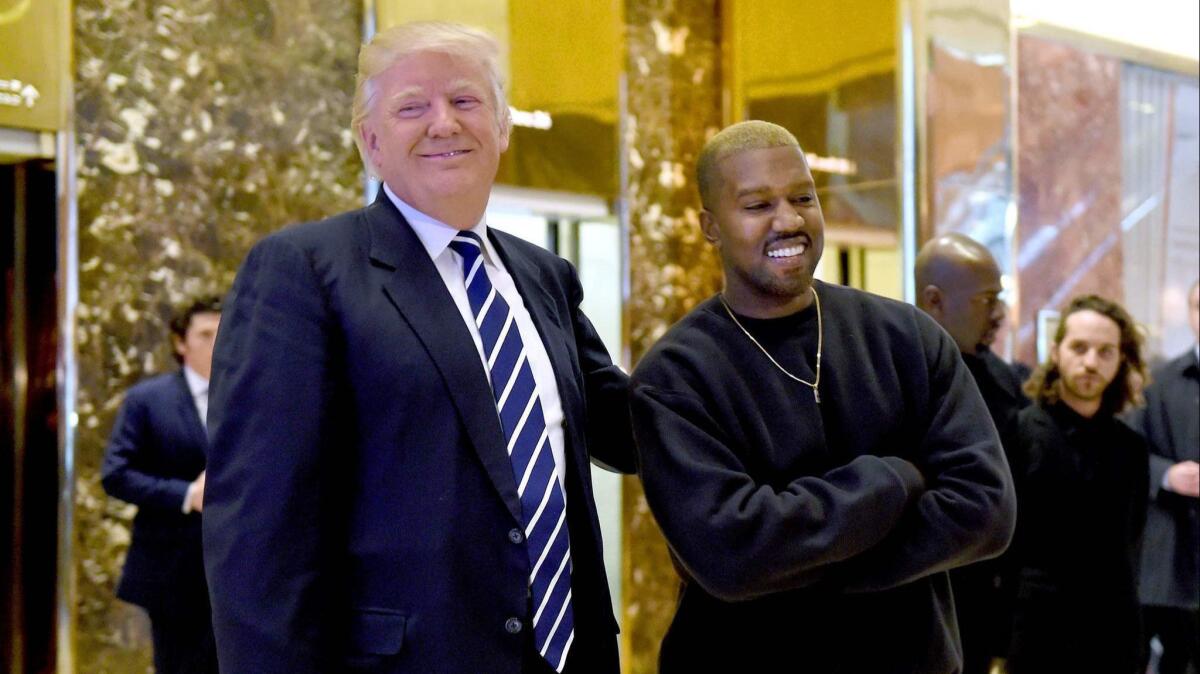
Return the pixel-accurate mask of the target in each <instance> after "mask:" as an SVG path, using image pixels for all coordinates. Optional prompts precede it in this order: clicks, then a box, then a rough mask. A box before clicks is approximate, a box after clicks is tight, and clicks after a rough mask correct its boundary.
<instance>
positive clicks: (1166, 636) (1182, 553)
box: [1131, 282, 1200, 674]
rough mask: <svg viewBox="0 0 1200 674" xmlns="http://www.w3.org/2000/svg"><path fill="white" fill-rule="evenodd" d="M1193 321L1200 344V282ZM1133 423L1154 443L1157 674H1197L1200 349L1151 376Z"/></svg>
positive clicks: (1149, 539) (1151, 547)
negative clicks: (1161, 648) (1159, 649)
mask: <svg viewBox="0 0 1200 674" xmlns="http://www.w3.org/2000/svg"><path fill="white" fill-rule="evenodd" d="M1188 318H1189V321H1190V322H1191V326H1192V333H1193V334H1195V335H1196V336H1197V338H1198V339H1200V282H1197V283H1194V284H1192V287H1191V290H1190V291H1189V292H1188ZM1131 421H1132V423H1133V426H1134V428H1136V429H1138V430H1139V431H1141V432H1142V435H1144V436H1145V438H1146V440H1147V443H1148V444H1149V446H1150V502H1149V507H1148V510H1147V512H1146V534H1145V540H1144V541H1143V544H1142V569H1141V576H1142V577H1141V587H1140V593H1141V600H1142V620H1143V624H1144V627H1145V630H1146V641H1147V642H1149V640H1150V638H1151V637H1155V636H1157V637H1158V640H1159V642H1160V643H1161V644H1162V647H1163V652H1162V657H1161V658H1160V659H1159V661H1158V673H1159V674H1184V673H1185V672H1187V671H1189V669H1188V667H1189V663H1190V666H1191V670H1190V671H1192V672H1196V671H1200V463H1198V460H1200V344H1193V345H1192V348H1190V349H1188V350H1187V351H1186V352H1185V353H1183V354H1180V355H1179V356H1178V357H1176V358H1175V359H1174V360H1172V361H1170V362H1169V363H1167V364H1166V365H1164V366H1163V367H1162V368H1160V369H1159V370H1158V371H1157V372H1155V373H1154V376H1153V377H1151V378H1150V386H1149V387H1148V388H1147V389H1146V406H1145V407H1144V408H1141V409H1139V410H1137V412H1136V413H1135V414H1134V415H1133V417H1132V420H1131ZM1146 645H1147V651H1148V650H1149V649H1148V646H1149V644H1148V643H1147V644H1146Z"/></svg>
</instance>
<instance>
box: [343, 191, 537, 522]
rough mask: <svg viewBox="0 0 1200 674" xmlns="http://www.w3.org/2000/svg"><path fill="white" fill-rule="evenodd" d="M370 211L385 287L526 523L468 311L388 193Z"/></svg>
mask: <svg viewBox="0 0 1200 674" xmlns="http://www.w3.org/2000/svg"><path fill="white" fill-rule="evenodd" d="M366 214H367V224H368V228H369V230H370V235H371V243H370V257H371V262H372V264H374V265H375V266H377V267H383V268H385V269H389V270H391V272H392V273H391V274H390V275H388V276H387V279H386V281H385V282H384V286H383V291H384V292H385V293H386V294H387V296H388V297H389V298H390V299H391V301H392V303H393V304H395V306H396V308H397V309H398V310H399V311H400V314H401V316H402V317H403V319H404V320H405V321H406V322H407V323H408V325H409V326H410V327H411V328H412V329H413V332H415V333H416V335H417V337H418V338H419V339H420V340H421V343H422V344H423V345H424V347H425V350H426V352H427V353H428V354H429V356H430V358H431V359H432V360H433V362H434V365H435V366H436V367H437V369H438V372H439V373H440V374H441V376H442V378H443V380H445V382H446V389H447V390H448V391H449V392H450V399H451V401H453V403H454V406H455V408H456V409H457V410H458V414H459V418H461V419H462V421H463V426H464V427H465V428H466V429H467V435H468V437H469V438H470V439H471V444H472V446H473V447H474V448H475V451H476V453H477V454H478V455H479V460H480V461H481V462H482V463H483V467H484V470H485V471H487V474H488V477H490V478H491V480H492V483H493V484H494V485H495V486H496V490H497V491H498V492H499V494H500V498H501V499H503V501H504V504H505V505H506V506H507V507H508V510H509V512H510V513H512V515H513V518H514V519H516V521H517V522H522V521H524V520H523V519H522V517H521V500H520V498H519V497H518V496H517V484H516V479H515V478H514V477H513V472H512V463H511V462H510V461H509V458H508V450H507V448H506V447H505V446H504V431H503V429H502V428H501V427H500V417H499V415H498V414H497V413H496V403H495V400H494V399H493V397H492V389H491V386H490V385H489V384H488V380H487V374H486V373H485V372H484V371H483V364H482V363H481V362H480V361H479V357H478V355H477V353H478V352H477V351H476V349H475V342H474V341H473V340H472V339H471V334H470V332H469V331H468V330H467V326H466V325H464V324H463V318H462V314H460V313H459V312H458V307H457V306H455V304H454V300H453V299H452V298H451V297H450V293H449V291H447V290H446V285H445V283H443V282H442V277H441V276H440V275H439V274H438V271H437V268H436V267H435V266H434V264H433V261H432V260H430V259H429V255H428V253H426V251H425V248H424V247H423V246H422V245H421V241H420V239H418V238H417V235H416V234H415V233H414V232H413V231H412V228H411V227H409V225H408V223H407V222H406V221H405V220H404V217H403V216H402V215H401V214H400V212H399V211H398V210H396V207H395V206H394V205H393V204H392V203H391V201H389V200H388V199H387V196H386V195H384V194H383V193H382V192H380V195H379V198H378V199H376V200H375V203H374V204H372V205H371V206H370V207H369V208H368V209H367V213H366Z"/></svg>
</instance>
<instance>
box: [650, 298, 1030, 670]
mask: <svg viewBox="0 0 1200 674" xmlns="http://www.w3.org/2000/svg"><path fill="white" fill-rule="evenodd" d="M816 288H817V292H818V293H819V294H820V299H821V305H822V306H821V309H822V314H823V320H824V353H823V364H822V372H821V382H820V392H821V403H820V405H818V404H817V403H816V402H815V401H814V398H813V393H812V390H811V389H810V388H809V387H808V386H806V385H804V384H802V383H799V382H796V381H793V380H792V379H791V378H789V377H788V376H787V375H785V374H784V373H782V372H780V371H779V369H778V368H777V367H776V366H775V365H773V364H772V363H771V362H770V361H769V360H768V359H767V358H766V356H765V355H764V354H763V353H762V352H761V351H760V350H759V349H758V347H756V346H755V345H754V344H753V343H752V342H751V341H750V339H749V338H748V337H747V336H746V335H745V334H744V333H743V332H742V330H741V329H740V328H738V326H737V325H735V324H734V322H733V321H732V320H731V319H730V317H729V315H728V314H727V313H726V312H725V309H724V308H723V307H722V305H721V304H720V301H719V299H717V298H711V299H709V300H707V301H705V302H703V303H702V304H700V305H699V306H698V307H696V309H694V310H693V311H692V312H691V313H689V314H688V315H687V316H685V317H684V318H683V319H682V320H681V321H680V322H679V323H678V324H676V325H675V326H674V327H673V328H672V329H671V330H670V331H668V332H667V334H666V335H664V336H663V338H662V339H661V340H660V341H659V342H658V343H657V344H656V345H655V346H654V348H653V349H651V351H650V352H649V353H648V354H647V355H646V356H645V358H643V359H642V361H641V363H640V364H639V365H638V367H637V369H636V371H635V372H634V376H633V393H632V411H633V421H634V429H635V435H636V438H637V441H638V445H639V453H640V456H641V477H642V481H643V484H644V486H645V491H646V498H647V501H648V502H649V505H650V508H651V510H652V511H653V513H654V515H655V518H656V519H657V521H658V523H659V525H660V526H661V527H662V529H663V533H664V534H665V535H666V538H667V542H668V544H669V545H670V548H671V551H672V554H673V555H674V557H675V559H676V562H677V565H678V566H679V567H681V569H682V572H683V573H684V575H685V576H686V578H685V582H684V588H683V594H682V597H681V600H680V604H679V607H678V609H677V612H676V615H675V619H674V622H673V623H672V626H671V629H670V631H669V632H668V635H667V638H666V640H665V641H664V643H663V648H662V655H661V663H660V664H661V671H662V672H664V674H670V672H675V671H722V670H725V669H732V668H736V669H738V670H741V671H754V670H755V669H756V667H758V666H765V665H766V664H767V663H772V662H779V661H782V662H789V663H790V662H794V663H797V665H803V671H819V672H836V671H845V672H864V673H870V672H921V673H922V674H938V673H940V672H953V671H955V670H956V669H957V668H958V667H959V665H960V660H961V655H960V652H959V646H958V637H957V627H956V625H955V621H954V611H953V606H952V601H951V599H950V592H949V584H948V580H947V577H946V574H945V571H946V570H947V569H949V568H952V567H955V566H959V565H962V564H967V563H970V562H972V561H975V560H977V559H982V558H985V557H988V556H992V555H995V554H997V553H999V552H1000V551H1002V550H1003V549H1004V547H1005V546H1006V545H1007V544H1008V540H1009V538H1010V536H1011V534H1012V528H1013V525H1014V517H1015V498H1014V491H1013V487H1012V480H1011V476H1010V475H1009V471H1008V465H1007V463H1006V461H1005V459H1004V455H1003V453H1002V451H1001V449H1000V444H999V441H998V438H997V435H996V430H995V426H994V425H993V423H992V421H991V418H990V416H989V414H988V411H987V408H986V407H985V406H984V403H983V400H982V399H981V397H980V395H979V391H978V389H977V388H976V385H975V383H974V381H973V380H972V377H971V375H970V373H969V372H968V371H967V368H966V366H965V365H964V364H963V361H962V359H961V357H960V355H959V352H958V349H957V348H956V346H955V344H954V342H953V341H952V340H951V339H950V338H949V336H948V335H946V334H945V333H944V332H943V331H942V330H941V328H940V327H939V326H937V324H936V323H934V322H933V321H932V319H930V318H929V317H927V316H925V315H924V314H923V313H921V312H919V311H917V310H916V309H914V308H913V307H911V306H909V305H906V304H903V303H900V302H895V301H892V300H887V299H884V298H880V297H877V296H874V295H870V294H867V293H864V292H861V291H857V290H853V289H849V288H844V287H840V286H833V285H827V284H824V283H817V284H816ZM741 320H742V324H743V325H745V326H746V328H747V329H749V330H751V331H752V332H753V333H754V334H755V337H756V338H757V339H758V340H759V341H760V343H762V345H763V347H764V348H765V349H766V350H767V351H768V352H770V353H771V355H772V356H774V357H775V359H776V360H778V361H779V362H780V364H781V365H783V367H785V368H787V369H788V370H789V371H791V372H792V373H793V374H795V375H796V376H799V377H801V378H803V379H805V380H807V381H812V377H813V375H814V372H813V370H814V369H815V367H810V366H809V365H810V364H812V365H814V366H815V360H814V359H815V354H816V341H817V340H816V336H817V335H816V332H817V330H816V309H815V305H814V306H810V307H809V308H808V309H805V310H804V311H801V312H799V313H797V314H794V315H792V316H789V317H785V318H781V319H776V320H773V321H753V320H745V319H741Z"/></svg>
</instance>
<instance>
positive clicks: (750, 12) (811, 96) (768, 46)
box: [728, 0, 899, 245]
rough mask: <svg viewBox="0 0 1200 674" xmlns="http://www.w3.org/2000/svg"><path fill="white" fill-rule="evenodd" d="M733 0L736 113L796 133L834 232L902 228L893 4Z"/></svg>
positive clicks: (885, 1)
mask: <svg viewBox="0 0 1200 674" xmlns="http://www.w3.org/2000/svg"><path fill="white" fill-rule="evenodd" d="M728 6H729V7H730V11H731V12H732V17H731V26H732V35H731V36H730V45H731V47H732V49H733V53H732V54H731V55H730V61H731V63H732V66H733V67H732V69H731V73H730V82H729V86H730V87H731V89H732V99H733V101H734V108H733V113H734V117H735V118H736V119H763V120H766V121H770V122H775V123H777V124H780V125H782V126H784V127H786V128H787V129H788V130H789V131H791V132H792V133H793V134H795V136H796V138H797V139H798V140H799V141H800V144H801V146H802V147H803V148H804V150H805V152H806V153H808V155H809V164H810V166H811V167H812V170H813V177H814V178H815V180H816V181H817V189H818V194H819V195H820V199H821V206H822V210H823V211H824V214H825V221H826V224H827V226H828V228H829V229H830V230H838V229H843V230H854V229H856V228H868V230H869V229H875V230H884V231H886V232H896V231H897V228H898V224H899V205H898V192H897V186H896V55H897V31H896V20H897V7H896V3H895V2H894V1H892V0H850V1H848V2H838V3H816V4H810V5H806V6H804V7H803V11H800V8H799V7H798V6H797V5H796V4H795V3H793V2H788V1H787V0H772V1H770V2H732V3H729V5H728ZM851 26H853V29H850V27H851ZM835 236H836V235H835ZM876 245H877V242H876Z"/></svg>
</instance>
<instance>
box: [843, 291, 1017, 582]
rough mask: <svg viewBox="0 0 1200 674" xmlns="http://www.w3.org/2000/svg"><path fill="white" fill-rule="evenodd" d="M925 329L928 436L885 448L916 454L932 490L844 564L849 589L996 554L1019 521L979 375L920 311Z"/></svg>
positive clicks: (919, 326)
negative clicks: (868, 547) (872, 544)
mask: <svg viewBox="0 0 1200 674" xmlns="http://www.w3.org/2000/svg"><path fill="white" fill-rule="evenodd" d="M914 311H915V310H914ZM917 329H918V330H919V331H920V332H921V335H922V343H923V345H924V356H925V360H926V362H927V363H928V368H929V382H930V385H929V386H930V389H929V407H928V410H929V411H928V414H927V415H926V417H925V419H923V427H924V433H923V437H921V438H920V440H919V441H918V442H919V443H920V446H919V447H917V448H915V451H914V450H913V449H912V448H905V447H891V448H889V447H881V448H879V451H878V453H880V454H900V455H903V456H909V457H912V460H913V461H914V463H915V464H916V465H917V468H918V469H919V470H920V471H921V473H922V474H923V475H924V476H925V480H926V490H925V492H924V493H923V494H921V496H920V499H919V500H918V501H917V503H916V505H915V507H914V508H912V509H911V510H909V511H907V512H906V513H905V516H904V518H903V519H902V520H901V522H900V523H899V524H898V525H897V526H896V527H895V528H894V529H893V530H892V532H891V534H890V535H889V536H888V538H887V539H886V540H885V541H883V542H882V543H881V544H880V545H879V546H878V547H876V548H874V549H872V550H871V551H870V552H868V553H867V554H864V555H862V556H861V557H859V558H857V559H854V560H852V561H851V562H849V563H848V564H845V565H842V567H841V568H839V569H838V571H837V577H838V579H837V582H838V584H839V585H841V586H842V588H843V589H845V590H846V591H851V592H871V591H878V590H885V589H889V588H893V587H896V586H899V585H903V584H905V583H909V582H912V581H914V580H916V579H918V578H920V577H922V576H926V575H929V574H932V573H937V572H941V571H945V570H948V569H950V568H953V567H956V566H962V565H964V564H969V563H971V562H974V561H978V560H981V559H986V558H989V557H994V556H996V555H998V554H1000V553H1001V552H1003V551H1004V549H1005V548H1006V547H1007V546H1008V543H1009V541H1010V540H1011V538H1012V534H1013V529H1014V527H1015V524H1016V507H1017V506H1016V504H1017V502H1016V493H1015V490H1014V488H1013V481H1012V474H1011V473H1010V471H1009V466H1008V463H1007V461H1006V459H1005V456H1004V452H1003V450H1002V449H1001V446H1000V440H999V437H998V435H997V432H996V428H995V425H994V424H993V423H992V420H991V417H990V415H989V413H988V410H987V407H986V406H985V404H984V402H983V398H982V397H981V396H980V394H979V389H978V387H977V386H976V385H975V381H974V379H973V378H972V377H971V374H970V372H969V371H968V370H967V367H966V365H965V364H964V363H963V361H962V358H961V357H960V355H959V352H958V349H957V347H956V346H955V345H954V343H953V341H951V339H950V337H949V336H948V335H946V334H945V333H943V332H942V331H941V330H940V329H937V328H936V326H935V325H933V324H932V322H931V321H924V320H921V319H920V318H919V317H918V319H917Z"/></svg>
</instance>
